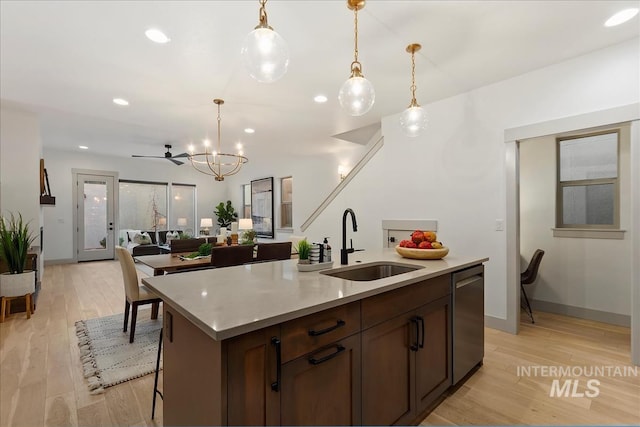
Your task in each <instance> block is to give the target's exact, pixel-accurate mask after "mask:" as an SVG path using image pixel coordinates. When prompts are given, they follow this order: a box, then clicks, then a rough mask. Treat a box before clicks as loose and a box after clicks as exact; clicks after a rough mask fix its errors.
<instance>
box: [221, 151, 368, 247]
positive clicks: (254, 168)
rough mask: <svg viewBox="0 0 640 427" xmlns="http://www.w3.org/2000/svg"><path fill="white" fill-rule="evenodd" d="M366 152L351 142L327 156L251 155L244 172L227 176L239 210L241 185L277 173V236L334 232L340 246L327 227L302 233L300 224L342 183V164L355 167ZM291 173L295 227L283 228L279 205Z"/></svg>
mask: <svg viewBox="0 0 640 427" xmlns="http://www.w3.org/2000/svg"><path fill="white" fill-rule="evenodd" d="M365 152H366V147H365V146H362V145H358V144H350V145H349V146H347V147H345V148H343V149H342V150H340V151H339V152H336V153H331V154H326V155H323V156H321V155H314V156H302V157H293V156H292V157H287V158H274V159H264V158H257V159H253V158H251V157H250V159H249V163H247V165H246V166H244V167H243V168H242V170H241V171H240V173H238V174H237V175H234V176H232V177H229V178H227V181H226V182H228V191H229V196H230V199H231V201H232V202H233V205H234V207H236V210H240V207H241V206H242V188H241V186H242V185H243V184H249V183H250V182H251V180H255V179H261V178H268V177H273V186H274V221H275V223H276V230H275V232H276V233H275V234H276V235H275V240H288V238H289V236H290V235H291V234H295V235H300V234H303V235H306V236H307V237H308V239H309V241H313V242H321V241H322V237H324V236H332V237H334V238H333V239H332V240H331V242H330V243H331V245H332V246H336V245H337V244H338V243H339V242H338V240H336V238H335V236H334V235H332V234H322V233H323V231H320V232H311V233H310V232H308V231H307V232H304V233H302V232H301V231H300V226H301V225H302V224H303V223H304V222H305V221H306V220H307V219H308V218H309V216H310V215H311V214H312V213H313V211H314V210H315V209H316V208H317V207H318V206H319V205H320V203H321V202H322V201H323V200H324V199H325V198H326V197H327V196H328V195H329V194H330V193H331V191H332V190H333V189H334V188H335V187H336V186H337V185H338V184H339V183H340V176H339V174H338V166H339V165H341V164H342V165H347V166H349V167H353V166H354V165H355V164H356V163H357V162H358V160H360V158H361V157H362V155H363V154H364V153H365ZM287 176H291V177H293V229H292V230H291V231H283V230H279V229H278V226H277V224H279V222H278V221H279V214H280V209H279V206H278V205H279V200H280V178H285V177H287ZM336 222H337V219H336ZM320 230H322V228H321V229H320Z"/></svg>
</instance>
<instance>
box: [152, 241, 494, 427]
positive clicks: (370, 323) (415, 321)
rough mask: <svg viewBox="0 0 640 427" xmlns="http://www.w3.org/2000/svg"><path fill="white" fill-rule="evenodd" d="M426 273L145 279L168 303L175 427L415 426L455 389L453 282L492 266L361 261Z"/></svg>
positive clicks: (380, 256) (167, 408)
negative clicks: (357, 277)
mask: <svg viewBox="0 0 640 427" xmlns="http://www.w3.org/2000/svg"><path fill="white" fill-rule="evenodd" d="M349 261H350V262H349V266H340V265H339V264H338V263H334V268H333V271H336V270H338V268H340V270H342V269H344V270H352V269H358V268H360V267H361V266H364V265H365V264H369V263H375V264H387V265H389V264H401V265H405V266H414V267H417V269H415V270H413V271H408V272H405V273H402V274H398V275H395V276H391V277H384V278H381V279H377V280H369V281H356V280H347V279H343V278H339V277H332V276H329V275H326V274H323V273H321V272H298V271H297V267H296V263H297V260H287V261H277V262H267V263H258V264H249V265H243V266H238V267H230V268H224V269H216V270H205V271H196V272H189V273H182V274H175V275H168V276H164V277H153V278H146V279H143V282H144V283H145V285H146V286H148V287H149V288H151V289H152V290H153V291H154V292H156V293H157V294H158V295H159V296H160V297H161V298H162V299H163V301H164V304H163V313H164V343H163V345H164V348H163V352H164V353H163V354H164V405H163V407H164V421H165V424H167V425H205V424H206V425H294V424H295V425H305V424H307V425H308V424H313V425H357V424H365V425H371V424H410V423H416V422H419V421H420V419H421V417H422V416H423V415H424V414H425V413H426V412H427V411H428V410H430V409H431V408H432V407H433V405H434V404H436V403H437V402H438V401H439V399H440V397H441V396H442V394H443V393H444V392H445V391H446V390H447V389H448V388H449V387H450V386H451V366H452V365H451V363H452V357H451V356H452V355H451V331H452V327H451V319H452V316H451V310H452V308H451V304H452V300H451V292H452V289H451V287H452V286H451V274H452V273H454V272H458V271H461V270H465V269H467V268H470V267H474V266H478V265H481V264H482V263H483V262H485V261H487V258H477V257H475V258H474V257H459V256H454V255H450V256H448V257H446V258H445V259H443V260H429V261H421V260H410V259H405V258H401V257H400V256H399V255H397V254H396V253H395V251H393V250H383V249H381V250H374V251H366V252H357V253H355V254H352V255H351V259H350V260H349Z"/></svg>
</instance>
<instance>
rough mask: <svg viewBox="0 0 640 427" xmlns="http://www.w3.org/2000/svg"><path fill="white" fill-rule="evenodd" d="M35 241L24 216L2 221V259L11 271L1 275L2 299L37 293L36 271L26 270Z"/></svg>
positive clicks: (12, 216) (0, 247) (0, 251)
mask: <svg viewBox="0 0 640 427" xmlns="http://www.w3.org/2000/svg"><path fill="white" fill-rule="evenodd" d="M34 240H35V236H34V235H33V234H32V233H31V231H30V230H29V223H28V222H27V223H26V222H24V221H23V219H22V215H21V214H18V216H17V217H16V216H15V215H13V214H10V217H9V218H5V217H2V219H1V220H0V258H2V259H3V260H4V261H5V262H6V263H7V267H8V268H9V271H8V272H6V273H2V274H0V297H21V296H25V295H27V294H32V293H34V292H35V271H31V270H25V269H24V268H25V263H26V261H27V251H28V250H29V247H30V246H31V244H32V243H33V241H34Z"/></svg>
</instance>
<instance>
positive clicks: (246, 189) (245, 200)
mask: <svg viewBox="0 0 640 427" xmlns="http://www.w3.org/2000/svg"><path fill="white" fill-rule="evenodd" d="M242 218H251V184H245V185H243V186H242Z"/></svg>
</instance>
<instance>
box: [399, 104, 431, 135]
mask: <svg viewBox="0 0 640 427" xmlns="http://www.w3.org/2000/svg"><path fill="white" fill-rule="evenodd" d="M400 127H401V128H402V132H403V133H404V134H405V135H407V136H410V137H416V136H418V135H420V132H422V131H423V130H424V129H425V128H426V127H427V112H426V111H424V108H422V107H418V106H411V107H409V108H407V109H406V110H404V111H403V112H402V114H401V115H400Z"/></svg>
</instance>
